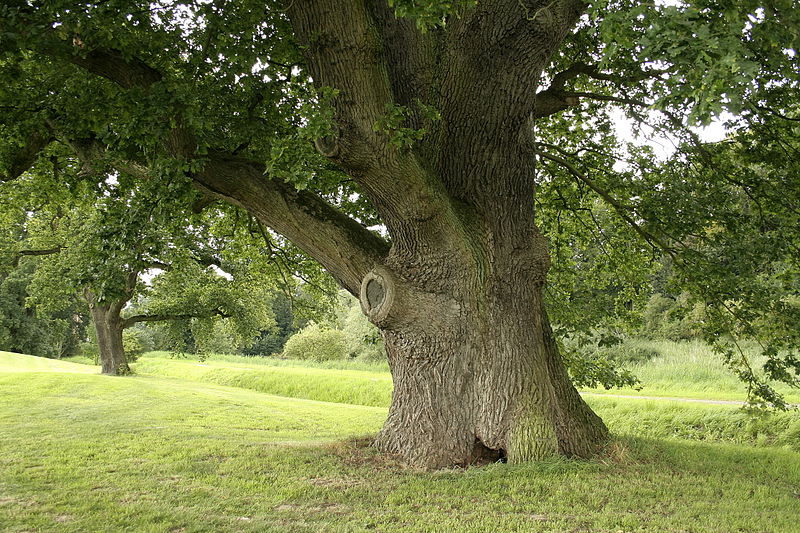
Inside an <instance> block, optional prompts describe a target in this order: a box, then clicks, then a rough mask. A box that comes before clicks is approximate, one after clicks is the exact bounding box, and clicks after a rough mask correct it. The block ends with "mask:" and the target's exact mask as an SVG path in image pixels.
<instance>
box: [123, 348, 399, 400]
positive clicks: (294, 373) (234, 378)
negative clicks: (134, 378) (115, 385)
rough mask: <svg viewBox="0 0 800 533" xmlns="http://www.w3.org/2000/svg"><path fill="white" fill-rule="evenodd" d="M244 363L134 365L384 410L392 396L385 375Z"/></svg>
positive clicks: (149, 360) (144, 370) (147, 361)
mask: <svg viewBox="0 0 800 533" xmlns="http://www.w3.org/2000/svg"><path fill="white" fill-rule="evenodd" d="M240 359H245V361H237V362H226V361H219V360H209V361H204V362H202V363H200V362H197V361H188V360H184V359H166V358H154V357H144V358H142V359H140V360H139V361H138V362H136V364H135V365H134V368H135V370H136V372H137V373H139V374H142V375H152V376H161V377H170V378H179V379H185V380H191V381H200V382H206V383H217V384H220V385H229V386H232V387H241V388H245V389H251V390H255V391H260V392H267V393H269V394H278V395H280V396H287V397H290V398H308V399H312V400H322V401H327V402H337V403H350V404H356V405H369V406H375V407H385V406H388V405H389V401H390V400H391V396H392V378H391V376H390V375H389V373H388V372H371V371H364V370H336V369H323V368H313V367H311V368H310V367H297V366H272V365H266V364H263V363H261V364H259V362H258V361H254V362H249V361H247V360H246V359H250V360H251V361H252V360H253V359H254V358H240Z"/></svg>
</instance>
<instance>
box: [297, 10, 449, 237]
mask: <svg viewBox="0 0 800 533" xmlns="http://www.w3.org/2000/svg"><path fill="white" fill-rule="evenodd" d="M288 14H289V18H290V20H291V22H292V26H293V29H294V31H295V34H296V35H297V38H298V41H299V42H300V43H301V45H302V46H303V52H304V55H305V58H306V64H307V67H308V72H309V74H310V75H311V77H312V78H313V79H314V82H315V83H316V84H317V85H318V86H321V87H333V88H334V89H336V90H337V91H338V94H337V96H336V97H335V98H334V99H333V102H332V103H333V107H334V109H335V115H334V121H335V123H336V128H335V134H334V135H333V136H331V137H330V138H325V139H324V140H322V142H318V143H317V148H318V149H319V151H320V152H321V153H322V154H323V155H325V156H326V157H328V158H330V159H331V160H332V161H334V162H335V163H337V164H338V165H339V166H340V167H341V168H342V169H343V170H345V171H346V172H348V174H349V175H350V177H351V178H352V179H353V180H354V181H355V182H357V183H358V184H359V185H361V189H362V191H363V192H364V194H365V195H366V196H367V197H368V198H369V199H370V202H371V203H372V204H373V206H374V207H375V209H376V210H377V211H378V213H380V214H381V217H382V219H383V220H384V221H385V222H386V224H387V228H388V230H389V232H390V234H391V235H392V240H393V244H394V245H395V246H398V247H403V246H404V245H405V244H406V243H407V242H410V241H412V240H414V239H417V240H418V239H419V237H420V235H432V236H440V235H442V234H445V233H446V234H450V235H452V234H453V233H454V228H453V220H454V218H453V217H452V216H450V215H451V214H452V209H453V208H452V205H451V204H450V198H449V197H448V195H447V193H446V192H445V191H444V189H443V188H442V186H441V183H440V182H439V181H438V180H437V179H435V178H433V177H432V176H431V175H430V173H429V171H428V166H427V165H426V164H425V162H422V161H420V160H419V158H418V157H417V155H416V154H415V151H414V150H410V149H408V148H407V147H398V146H397V145H396V144H393V143H392V139H393V136H394V135H395V134H396V132H395V131H392V130H388V129H384V128H381V127H379V126H378V125H379V124H380V123H381V120H382V119H384V118H385V117H386V116H387V114H388V113H391V112H392V110H393V109H395V108H394V107H393V106H395V105H397V104H401V105H407V108H408V109H407V110H406V113H407V114H408V113H409V112H411V113H412V114H413V112H414V110H413V108H414V106H416V105H417V103H415V102H410V101H409V100H414V99H415V98H419V99H420V100H428V99H427V98H426V97H425V95H424V94H422V93H423V92H424V91H426V90H427V91H431V90H432V89H433V84H432V83H431V81H430V80H429V79H426V78H425V76H430V75H431V69H430V68H426V67H425V60H424V59H422V54H428V55H430V52H431V50H425V49H424V46H425V43H428V42H429V41H430V39H429V38H426V37H423V36H421V34H420V33H419V31H418V30H416V28H414V27H413V24H412V23H411V22H410V21H408V20H396V19H394V18H393V14H392V13H391V12H390V10H388V8H387V7H386V6H385V5H383V6H379V5H377V2H363V1H357V0H345V1H342V0H294V1H293V2H291V4H290V7H289V9H288ZM390 17H391V18H390ZM387 39H392V40H397V42H395V41H391V42H387ZM384 43H385V46H384ZM408 58H415V59H414V60H409V59H408ZM387 74H388V76H387ZM409 104H410V105H409ZM409 120H410V122H409V123H405V122H404V123H403V124H402V127H408V126H413V125H414V124H412V123H413V122H414V117H410V118H409ZM420 226H424V228H423V229H421V228H420ZM440 240H441V239H440Z"/></svg>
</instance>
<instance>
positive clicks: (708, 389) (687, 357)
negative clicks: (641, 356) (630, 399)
mask: <svg viewBox="0 0 800 533" xmlns="http://www.w3.org/2000/svg"><path fill="white" fill-rule="evenodd" d="M625 344H626V347H628V348H641V349H644V350H650V351H654V352H656V353H658V356H657V357H655V358H653V359H651V360H649V361H646V362H641V363H629V364H627V365H625V367H626V368H628V369H629V370H631V372H633V374H634V375H635V376H637V377H638V378H639V379H640V380H641V382H642V387H643V388H642V390H641V391H637V390H636V389H632V388H618V389H613V390H610V391H606V390H605V389H603V388H596V389H591V390H592V392H596V393H606V392H607V393H612V394H645V395H651V396H671V397H688V398H703V399H714V400H739V401H744V400H746V399H747V392H746V388H745V386H744V385H743V384H742V382H741V381H739V380H738V379H737V378H736V376H734V375H733V373H732V372H730V371H729V370H727V369H726V368H725V367H724V366H723V364H722V360H721V358H720V356H719V355H717V354H714V353H713V352H712V351H711V349H710V348H709V347H708V346H707V345H705V344H703V343H701V342H698V341H687V342H672V341H648V340H641V339H630V340H628V341H626V342H625ZM750 355H751V363H752V364H753V366H754V367H756V368H757V367H760V365H762V364H763V358H760V357H758V356H757V355H756V354H755V352H754V351H753V352H752V353H751V354H750ZM773 386H774V387H775V389H776V390H778V391H779V392H781V393H782V394H783V395H784V396H785V398H786V400H787V401H788V402H790V403H800V390H798V389H795V388H792V387H790V386H788V385H785V384H773Z"/></svg>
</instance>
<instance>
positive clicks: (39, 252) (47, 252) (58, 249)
mask: <svg viewBox="0 0 800 533" xmlns="http://www.w3.org/2000/svg"><path fill="white" fill-rule="evenodd" d="M62 249H63V248H62V247H61V246H56V247H55V248H45V249H42V250H19V251H17V252H14V253H15V254H16V255H54V254H57V253H60V252H61V250H62Z"/></svg>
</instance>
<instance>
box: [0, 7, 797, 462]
mask: <svg viewBox="0 0 800 533" xmlns="http://www.w3.org/2000/svg"><path fill="white" fill-rule="evenodd" d="M390 4H391V5H390ZM796 7H797V5H796V2H795V1H794V0H781V1H780V2H769V3H767V2H764V3H761V2H757V1H748V2H727V1H719V0H696V1H692V2H686V3H682V4H679V5H669V6H665V5H661V4H656V3H652V4H641V3H639V2H634V1H626V0H621V1H620V0H609V1H603V0H601V1H598V2H593V3H592V4H591V6H589V7H588V9H587V6H586V5H585V4H584V3H583V2H579V1H577V0H556V1H547V0H542V1H539V0H525V1H519V0H484V1H479V2H475V1H472V0H465V1H463V2H461V1H460V2H449V1H448V2H442V1H424V2H423V1H419V0H395V1H392V2H384V1H381V0H375V1H366V2H365V1H361V0H354V1H346V2H342V1H337V2H332V1H326V0H295V1H293V2H290V3H289V4H288V5H285V4H284V3H282V2H274V3H273V2H269V1H267V2H264V1H259V2H248V1H245V2H241V1H237V2H225V1H220V2H214V3H200V2H197V3H195V2H191V1H189V2H175V3H167V2H164V3H156V4H153V3H149V2H147V3H138V2H134V3H133V4H132V3H130V2H125V3H118V2H102V3H85V4H75V3H73V2H69V1H66V0H51V1H41V2H35V3H34V4H33V5H30V4H28V3H26V2H21V1H20V2H12V3H11V4H7V5H6V6H4V7H3V11H2V12H1V13H0V16H1V17H2V19H0V20H1V22H0V24H1V26H0V29H2V35H3V39H4V40H3V44H2V45H0V51H2V52H3V53H4V56H3V57H4V59H3V60H2V63H0V68H2V77H3V79H4V80H6V81H7V82H8V83H6V85H5V87H6V89H5V92H4V93H3V94H2V96H1V97H0V98H1V99H2V104H1V105H2V106H3V107H2V109H3V110H4V113H5V114H6V117H7V121H6V123H7V124H9V126H7V127H6V128H5V130H4V132H3V134H4V135H3V138H4V139H5V141H6V142H5V145H6V147H7V149H8V154H7V155H5V156H4V157H3V158H2V159H3V161H4V162H5V164H4V173H5V175H6V176H7V177H9V178H13V177H15V175H16V174H17V173H18V171H19V169H20V168H25V167H26V166H27V165H29V163H30V161H32V160H33V159H35V158H36V155H37V154H38V153H40V152H41V150H42V147H43V146H45V145H47V144H48V143H49V142H50V141H51V140H53V139H57V140H58V141H59V142H62V143H66V144H69V145H71V146H73V147H74V148H75V149H76V150H79V151H82V152H83V153H85V154H92V155H93V156H95V157H102V158H104V159H107V160H110V161H113V162H114V164H115V165H116V166H117V168H120V169H122V168H127V169H130V171H131V172H132V173H138V174H139V175H141V176H142V177H145V176H149V177H150V178H151V179H157V180H158V181H159V182H160V183H162V184H163V186H164V189H163V190H162V194H163V195H164V196H165V197H166V198H169V197H171V195H172V194H174V191H175V187H178V188H180V184H182V183H184V182H185V181H190V182H191V183H192V184H193V185H194V186H195V187H196V188H197V189H199V190H201V191H203V192H205V193H207V194H211V195H213V196H215V197H218V198H222V199H224V200H226V201H228V202H231V203H233V204H235V205H238V206H241V207H243V208H245V209H247V210H248V211H249V212H250V213H251V214H252V215H253V216H254V217H256V218H257V219H258V220H259V221H261V222H262V223H263V224H265V225H267V226H269V227H271V228H272V229H273V230H274V231H276V232H277V233H279V234H281V235H283V236H285V237H286V238H287V239H289V240H291V241H292V242H293V243H295V244H296V245H297V246H298V247H300V248H301V249H303V250H304V251H305V252H306V253H307V254H309V255H310V256H312V257H314V258H315V259H317V260H318V261H319V262H320V263H321V264H322V265H323V266H324V267H325V268H326V269H327V270H328V272H330V273H331V275H332V276H333V277H334V278H335V279H336V280H337V281H338V282H339V284H340V285H341V286H342V287H343V288H345V289H346V290H348V291H349V292H350V293H351V294H353V295H356V296H358V297H359V298H360V301H361V305H362V308H363V311H364V312H365V314H366V315H367V316H368V317H369V319H370V320H371V321H372V322H373V323H374V324H376V325H377V326H378V327H379V328H380V330H381V333H382V336H383V340H384V344H385V347H386V351H387V354H388V359H389V363H390V367H391V370H392V375H393V378H394V384H395V390H394V395H393V402H392V406H391V409H390V412H389V417H388V420H387V422H386V424H385V426H384V428H383V430H382V431H381V433H380V435H379V436H378V438H377V441H376V444H377V446H378V447H379V448H380V449H382V450H386V451H391V452H395V453H398V454H400V455H402V456H403V457H404V458H405V459H406V460H407V461H409V462H411V463H414V464H417V465H422V466H430V467H436V466H444V465H451V464H464V463H469V462H472V461H476V460H483V459H487V458H488V459H496V458H497V457H500V456H503V455H507V456H508V458H509V459H510V460H512V461H524V460H528V459H536V458H540V457H545V456H548V455H552V454H563V455H569V456H581V457H585V456H588V455H591V454H592V453H594V452H595V451H596V450H597V449H598V448H599V447H601V446H602V445H603V443H604V442H605V441H606V439H607V431H606V429H605V427H604V425H603V424H602V422H601V421H600V419H599V418H598V417H597V416H596V415H594V413H592V411H591V410H590V409H589V408H588V407H587V406H586V405H585V404H584V402H583V401H582V400H581V399H580V396H579V395H578V394H577V392H576V391H575V389H574V387H573V385H572V384H571V382H570V379H569V377H568V375H567V372H566V370H565V367H564V365H563V362H562V358H561V356H560V354H559V352H558V349H557V344H556V342H555V339H554V336H553V333H552V330H551V327H550V325H549V319H548V316H547V313H546V312H545V309H544V294H543V288H544V286H545V279H546V276H547V272H548V269H549V266H550V263H551V261H550V257H549V252H548V245H547V241H546V239H545V237H544V236H543V234H542V232H541V230H540V229H539V227H537V224H536V215H537V213H536V209H535V203H534V198H535V194H534V193H535V190H536V188H537V185H538V186H540V187H541V188H543V189H544V188H546V187H547V185H546V184H547V183H548V179H549V178H546V177H545V176H546V175H547V174H555V173H557V171H556V170H555V168H556V167H557V168H559V169H561V173H563V172H564V171H566V173H567V174H568V175H569V177H570V179H575V180H578V181H580V182H581V183H582V184H583V187H585V188H588V189H590V190H591V191H592V193H593V194H594V195H596V196H597V197H599V198H601V199H602V200H603V201H604V202H606V203H607V204H608V205H609V206H610V207H611V208H612V209H613V211H614V212H615V213H616V216H618V217H619V219H620V220H622V221H623V222H624V223H626V224H628V225H629V226H630V227H631V229H632V230H633V231H634V232H635V233H636V234H637V235H638V237H639V238H641V239H643V240H644V241H645V242H647V243H648V244H649V245H650V246H653V247H656V248H658V249H660V250H663V251H664V252H665V253H667V254H668V255H670V257H673V256H674V257H675V258H676V263H675V264H676V265H679V264H680V265H694V267H692V266H687V267H686V268H684V267H681V268H682V272H685V273H692V274H694V275H695V277H694V278H690V277H689V276H688V275H687V276H686V277H685V279H686V280H687V283H691V282H690V281H689V280H690V279H698V280H699V279H701V278H702V275H701V274H702V273H704V272H705V269H703V268H702V264H701V265H699V266H698V264H696V263H691V262H688V258H689V257H692V254H694V253H695V251H694V248H693V247H692V246H691V242H692V241H690V240H689V239H687V238H686V237H687V236H688V235H689V233H687V232H690V231H692V230H695V229H698V228H702V227H704V226H705V225H706V224H707V221H708V217H704V216H703V206H704V205H705V204H706V203H707V202H708V201H709V200H711V201H722V199H721V198H718V197H716V196H713V195H712V196H711V197H707V198H703V197H702V195H699V200H700V202H698V201H697V200H693V199H692V198H693V196H692V194H689V193H694V192H695V191H694V188H693V186H694V185H707V184H706V182H704V181H702V180H701V179H700V178H699V175H698V180H696V181H692V182H686V181H683V180H682V179H681V178H680V177H678V176H674V175H672V176H671V175H669V174H665V173H663V172H657V171H656V167H657V165H656V163H658V162H657V161H656V160H655V159H654V158H653V157H651V156H650V155H649V154H647V153H646V152H645V151H642V150H633V149H629V150H625V149H624V145H622V144H621V143H620V142H619V141H617V140H615V139H614V135H613V130H612V128H611V119H610V114H609V113H610V111H609V109H608V107H606V106H608V105H609V104H614V105H617V106H622V107H623V108H624V109H625V111H626V112H627V113H628V114H629V115H630V116H631V117H632V118H633V119H635V120H640V121H641V122H643V123H644V122H647V123H649V124H651V126H652V127H654V128H657V129H661V130H670V131H674V132H678V133H679V134H680V135H684V136H685V139H686V144H685V145H683V147H682V148H685V150H686V151H687V152H688V150H689V147H691V146H692V145H694V144H697V143H694V142H693V139H692V136H691V130H689V129H687V128H686V126H688V125H692V124H694V123H697V122H698V121H700V122H703V121H707V120H709V119H710V118H711V117H712V116H715V115H717V114H719V113H720V112H722V111H728V112H730V113H733V114H734V115H736V116H737V117H739V118H738V119H737V120H741V123H740V124H741V127H743V128H747V127H749V126H748V125H747V124H748V123H750V124H753V123H755V122H757V121H759V120H762V119H763V118H764V117H767V116H770V115H774V116H778V117H783V120H787V121H794V120H795V118H794V117H795V116H796V114H795V108H794V107H793V106H794V105H795V104H794V102H796V100H794V99H793V96H792V95H796V91H795V90H794V89H793V88H794V86H796V83H797V72H798V71H799V70H800V69H798V65H797V62H798V58H797V54H796V49H797V46H796V45H797V42H798V32H797V28H798V27H800V24H798V17H800V14H798V13H800V10H798V9H796ZM397 15H400V16H399V17H398V16H397ZM537 158H538V160H539V162H540V165H539V167H540V169H541V168H544V169H546V174H544V175H543V174H541V173H540V174H537V168H536V161H537ZM619 159H625V160H630V161H632V165H631V167H629V169H628V170H627V171H614V164H615V163H616V162H617V161H618V160H619ZM578 163H579V164H578ZM706 168H708V169H711V168H713V165H706ZM547 169H552V170H547ZM664 177H669V179H668V180H667V179H662V178H664ZM537 178H539V182H538V184H537ZM706 178H707V176H706ZM761 178H762V179H767V180H768V181H769V180H770V179H771V178H774V176H773V177H770V176H768V175H767V176H761ZM182 180H183V181H182ZM654 180H657V181H654ZM550 181H552V182H553V183H555V182H556V179H555V178H552V179H550ZM721 181H725V179H724V177H717V176H715V177H714V182H713V183H712V184H711V185H709V187H710V188H711V189H715V188H716V185H715V184H718V183H720V182H721ZM653 185H657V186H656V187H653ZM702 191H703V189H700V192H702ZM669 198H676V199H679V200H680V201H681V203H680V204H677V205H680V206H681V209H679V210H676V209H675V205H676V204H673V205H667V204H666V203H665V202H666V201H667V200H668V199H669ZM721 205H725V203H724V202H722V204H721ZM690 207H691V209H690ZM784 207H785V206H784ZM784 207H782V208H781V209H780V210H779V211H776V213H778V214H781V215H782V214H784V213H786V210H785V208H784ZM665 210H668V211H669V212H670V213H675V214H677V216H671V217H667V216H666V215H667V214H668V213H665V212H664V211H665ZM378 220H379V221H380V222H382V223H383V224H384V226H385V228H386V235H383V234H380V235H379V234H377V233H375V232H371V231H369V230H368V229H367V228H366V227H365V226H371V225H372V224H373V223H374V222H376V221H378ZM781 220H785V219H781ZM540 223H541V221H540ZM678 230H680V231H678ZM679 257H686V258H687V262H682V261H683V260H681V261H677V258H679ZM714 271H715V272H718V273H722V272H723V271H724V269H716V270H714ZM740 273H741V274H742V276H744V275H745V274H748V275H749V274H753V272H752V271H747V270H742V271H741V272H740ZM737 275H738V274H737ZM718 279H722V277H721V276H720V277H718ZM695 286H698V287H699V286H702V283H701V282H699V281H698V282H695ZM740 286H741V285H737V286H736V287H740ZM736 287H734V286H733V285H730V284H728V285H722V286H720V288H719V290H718V293H717V294H714V292H713V291H712V292H711V293H707V294H708V296H709V300H711V301H710V302H709V303H710V304H711V307H712V308H713V307H714V306H716V307H717V308H719V309H722V308H724V307H725V306H726V305H728V304H729V302H730V301H731V300H734V299H735V300H737V307H738V308H741V309H750V310H752V312H753V313H755V315H754V317H760V316H762V315H763V313H762V311H763V306H761V307H759V305H758V301H759V300H758V299H757V298H755V297H754V296H755V294H754V293H753V292H752V291H746V292H744V293H743V294H741V295H740V294H732V293H731V292H730V291H731V290H732V289H734V288H736ZM712 296H713V297H714V298H711V297H712ZM740 314H741V313H740ZM748 322H749V323H755V322H756V321H754V320H749V321H748ZM719 323H720V324H721V327H724V328H726V329H730V327H731V326H732V325H733V324H732V322H731V321H728V322H727V323H725V322H719ZM788 344H789V343H785V344H784V345H788ZM767 353H768V355H769V356H770V361H772V362H773V364H774V365H775V367H776V368H782V369H784V370H787V369H789V370H790V369H792V368H795V369H796V359H793V356H791V355H790V356H788V357H780V356H779V352H778V351H772V350H769V349H768V350H767ZM776 375H777V374H776ZM783 377H784V378H791V379H794V378H793V376H792V374H791V373H789V371H788V370H787V373H785V375H783Z"/></svg>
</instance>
